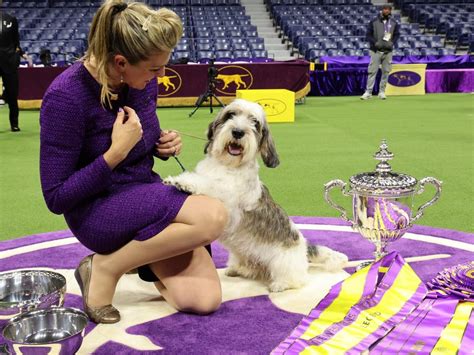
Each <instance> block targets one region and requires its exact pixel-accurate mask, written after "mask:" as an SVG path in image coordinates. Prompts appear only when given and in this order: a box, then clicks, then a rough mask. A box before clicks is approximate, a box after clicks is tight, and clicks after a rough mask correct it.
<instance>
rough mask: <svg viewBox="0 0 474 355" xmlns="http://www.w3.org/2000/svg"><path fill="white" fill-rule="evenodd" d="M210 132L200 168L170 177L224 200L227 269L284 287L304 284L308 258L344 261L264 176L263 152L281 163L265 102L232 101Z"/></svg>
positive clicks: (268, 160)
mask: <svg viewBox="0 0 474 355" xmlns="http://www.w3.org/2000/svg"><path fill="white" fill-rule="evenodd" d="M207 138H208V142H207V144H206V147H205V149H204V152H205V153H206V157H205V158H204V159H203V160H202V161H200V162H199V163H198V165H197V166H196V169H195V171H193V172H184V173H182V174H181V175H178V176H175V177H168V178H167V179H165V183H167V184H170V185H174V186H176V187H177V188H178V189H180V190H183V191H187V192H189V193H192V194H203V195H207V196H212V197H214V198H217V199H219V200H221V201H222V202H223V203H224V204H225V206H226V208H227V209H228V212H229V216H230V217H229V222H228V225H227V227H226V229H225V231H224V234H223V235H222V236H221V237H220V239H219V240H220V242H221V243H222V244H223V245H224V247H226V248H227V249H228V250H229V261H228V268H227V270H226V275H228V276H243V277H246V278H253V279H260V280H263V281H264V282H267V283H268V287H269V289H270V291H272V292H279V291H284V290H286V289H290V288H299V287H301V286H303V285H304V284H305V282H306V281H307V276H308V267H309V265H308V263H309V262H312V263H317V264H322V266H323V267H324V268H325V269H326V270H336V269H340V268H341V267H343V266H344V264H345V263H346V262H347V257H346V256H345V255H344V254H341V253H338V252H336V251H333V250H331V249H329V248H326V247H323V246H315V245H308V244H307V243H306V239H305V238H304V237H303V235H302V234H301V233H300V232H299V231H298V229H297V228H296V227H295V225H294V224H293V222H292V221H291V220H290V219H289V217H288V215H287V214H286V212H285V211H284V210H283V209H282V208H281V207H280V206H279V205H277V204H276V203H275V202H274V201H273V199H272V198H271V196H270V193H269V191H268V189H267V188H266V187H265V186H264V185H263V183H262V182H261V181H260V179H259V176H258V170H259V165H258V162H257V158H258V156H259V154H261V156H262V160H263V162H264V164H265V165H266V166H267V167H270V168H274V167H276V166H277V165H278V164H279V159H278V155H277V152H276V150H275V144H274V143H273V139H272V136H271V135H270V131H269V129H268V125H267V122H266V119H265V111H264V110H263V109H262V107H261V106H260V105H258V104H256V103H252V102H248V101H245V100H240V99H238V100H235V101H233V102H232V103H231V104H230V105H228V106H227V107H225V108H224V109H222V110H221V111H220V112H219V114H218V116H217V117H216V119H215V120H214V121H213V122H211V124H210V125H209V129H208V133H207Z"/></svg>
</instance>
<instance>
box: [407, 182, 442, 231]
mask: <svg viewBox="0 0 474 355" xmlns="http://www.w3.org/2000/svg"><path fill="white" fill-rule="evenodd" d="M442 183H443V182H442V181H439V180H438V179H436V178H434V177H425V178H423V179H421V180H420V188H419V189H418V191H417V194H418V195H419V194H422V193H423V191H425V184H433V185H434V186H435V188H436V193H435V195H434V197H433V198H432V199H431V200H429V201H428V202H426V203H425V204H423V205H421V206H420V207H419V208H418V211H417V213H416V216H415V217H413V218H412V220H411V222H414V221H416V220H417V219H419V218H420V217H421V216H423V211H424V209H425V208H426V207H429V206H431V205H432V204H434V203H435V202H436V201H438V199H439V196H440V194H441V185H442Z"/></svg>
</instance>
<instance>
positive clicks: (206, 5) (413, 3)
mask: <svg viewBox="0 0 474 355" xmlns="http://www.w3.org/2000/svg"><path fill="white" fill-rule="evenodd" d="M454 1H455V2H456V3H453V2H450V3H446V1H443V0H396V1H395V4H396V5H397V6H399V7H400V8H401V9H402V14H403V15H404V16H408V17H409V20H410V23H402V24H401V27H400V40H399V41H398V44H397V47H396V48H395V49H394V55H400V56H403V55H423V56H432V55H444V54H446V53H447V54H454V53H456V50H455V49H453V48H447V47H446V45H447V44H448V45H452V46H455V47H457V48H458V49H459V48H460V49H465V50H469V51H471V52H472V51H474V36H473V32H474V31H473V29H474V0H454ZM146 2H147V3H148V4H149V5H151V6H153V7H161V6H167V7H170V8H171V9H172V10H174V11H175V12H176V13H177V14H178V15H179V16H180V17H181V19H182V21H183V24H184V36H183V38H182V40H181V42H180V43H179V44H178V46H177V47H176V48H175V50H174V52H173V53H172V58H171V59H172V61H175V62H187V61H192V62H202V63H205V62H208V61H209V60H211V59H216V60H219V61H224V62H229V61H233V60H250V61H252V60H256V61H269V60H271V59H269V58H268V54H267V51H266V48H265V43H264V39H263V38H261V37H259V34H258V32H257V27H256V26H254V25H252V23H251V21H250V16H248V15H247V14H246V12H245V8H244V7H243V6H241V5H240V1H239V0H147V1H146ZM265 3H266V6H267V9H268V10H269V12H270V16H271V18H272V19H273V21H274V24H275V26H277V28H278V29H279V30H280V31H281V34H282V36H283V39H285V40H287V41H288V43H289V47H290V48H291V49H292V50H293V52H298V53H299V54H300V55H301V56H302V57H304V58H306V59H307V60H318V58H320V57H321V56H327V55H330V56H331V55H337V56H341V55H343V56H361V55H368V54H369V45H368V43H367V41H366V39H365V34H366V28H367V23H368V21H369V20H370V19H371V18H373V17H375V16H376V14H377V11H378V8H377V7H376V6H374V5H372V4H371V1H370V0H266V1H265ZM100 4H101V0H93V1H84V0H75V1H61V0H37V1H31V0H30V1H22V0H9V1H3V3H2V7H3V8H7V10H8V11H9V12H11V13H12V14H13V15H15V16H16V17H17V18H18V19H19V27H20V38H21V46H22V48H23V49H24V50H25V51H26V52H28V54H29V55H31V57H32V59H33V61H34V62H35V63H39V53H40V52H41V50H42V49H44V48H47V49H49V50H50V51H51V55H52V58H53V61H54V62H56V63H58V64H59V65H67V64H69V63H70V62H72V61H74V60H76V59H77V58H79V57H81V56H82V55H83V54H84V52H85V50H86V49H87V36H88V31H89V27H90V23H91V21H92V18H93V16H94V13H95V12H96V11H97V8H98V6H100ZM395 18H396V19H397V20H398V21H400V17H399V15H395ZM400 22H401V21H400Z"/></svg>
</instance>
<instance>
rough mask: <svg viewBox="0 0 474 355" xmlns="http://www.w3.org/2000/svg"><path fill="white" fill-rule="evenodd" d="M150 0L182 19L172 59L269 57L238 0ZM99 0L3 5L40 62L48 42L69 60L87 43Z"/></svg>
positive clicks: (13, 0) (63, 61)
mask: <svg viewBox="0 0 474 355" xmlns="http://www.w3.org/2000/svg"><path fill="white" fill-rule="evenodd" d="M146 2H147V3H148V4H149V5H150V6H153V7H161V6H167V7H169V8H171V9H172V10H173V11H175V12H176V13H177V14H178V15H179V16H180V17H181V19H182V21H183V25H184V36H183V38H182V40H181V42H180V43H179V44H178V46H177V47H176V48H175V50H174V52H173V53H172V60H173V61H179V62H186V61H197V62H207V61H209V60H211V59H222V60H223V61H231V60H244V59H247V60H252V59H255V60H258V61H262V60H265V61H269V60H271V59H269V58H268V57H267V52H266V50H265V45H264V40H263V38H261V37H259V36H258V32H257V28H256V27H255V26H253V25H251V23H250V17H249V16H247V15H246V14H245V8H244V7H242V6H241V5H240V1H239V0H148V1H146ZM100 4H101V1H100V0H96V1H83V0H79V1H57V0H49V1H47V0H37V1H21V0H10V1H4V2H3V3H2V8H6V10H7V11H8V12H10V13H12V14H13V15H14V16H16V17H17V18H18V22H19V29H20V39H21V46H22V48H23V49H24V50H25V51H26V52H27V53H28V54H29V55H30V56H31V57H32V59H33V61H34V63H36V64H39V63H40V61H39V53H40V51H41V50H42V49H44V48H47V49H49V50H50V51H51V53H52V59H53V62H56V63H57V64H58V65H67V64H69V63H70V62H73V61H74V60H76V59H77V58H80V57H81V56H82V55H83V54H84V52H85V50H86V49H87V36H88V31H89V27H90V23H91V22H92V18H93V16H94V14H95V12H96V11H97V8H98V7H99V6H100ZM255 44H256V45H255ZM234 45H235V47H234Z"/></svg>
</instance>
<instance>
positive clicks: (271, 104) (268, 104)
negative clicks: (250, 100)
mask: <svg viewBox="0 0 474 355" xmlns="http://www.w3.org/2000/svg"><path fill="white" fill-rule="evenodd" d="M256 102H257V104H259V105H260V106H262V107H263V109H264V110H265V113H266V114H267V117H270V116H277V115H280V114H282V113H283V112H285V111H286V108H287V107H286V104H285V102H283V101H281V100H278V99H272V98H268V99H260V100H257V101H256Z"/></svg>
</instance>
